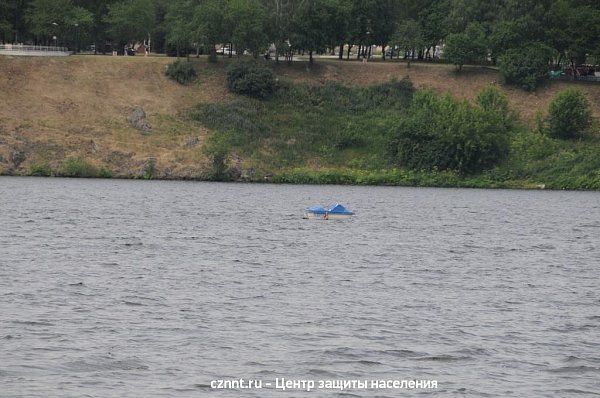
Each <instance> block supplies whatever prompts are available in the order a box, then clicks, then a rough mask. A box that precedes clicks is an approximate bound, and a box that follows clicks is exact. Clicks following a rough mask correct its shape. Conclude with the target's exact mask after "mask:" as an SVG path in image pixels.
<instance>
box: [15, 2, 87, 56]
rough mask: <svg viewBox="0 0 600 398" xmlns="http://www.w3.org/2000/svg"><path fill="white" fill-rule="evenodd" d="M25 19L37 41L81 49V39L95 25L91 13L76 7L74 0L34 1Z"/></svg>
mask: <svg viewBox="0 0 600 398" xmlns="http://www.w3.org/2000/svg"><path fill="white" fill-rule="evenodd" d="M25 19H26V21H27V23H28V26H29V29H30V32H31V33H32V34H33V35H34V36H35V37H36V38H37V41H42V42H46V43H48V42H50V40H51V38H52V37H54V36H56V38H57V40H56V42H57V43H61V44H63V45H65V46H70V47H72V48H74V49H78V48H79V45H78V44H79V37H80V36H81V35H82V34H86V33H88V31H89V30H90V29H91V28H92V26H93V23H94V18H93V15H92V13H91V12H89V11H88V10H87V9H85V8H83V7H78V6H75V5H74V4H73V2H72V0H34V1H33V2H32V3H31V6H30V8H29V9H28V11H27V14H26V16H25Z"/></svg>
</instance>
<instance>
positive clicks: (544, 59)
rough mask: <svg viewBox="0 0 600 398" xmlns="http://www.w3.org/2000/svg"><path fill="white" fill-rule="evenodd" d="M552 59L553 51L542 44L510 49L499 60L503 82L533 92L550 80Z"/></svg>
mask: <svg viewBox="0 0 600 398" xmlns="http://www.w3.org/2000/svg"><path fill="white" fill-rule="evenodd" d="M551 58H552V49H551V48H549V47H548V46H546V45H545V44H541V43H530V44H528V45H525V46H523V47H521V48H513V49H510V50H508V51H506V52H505V53H504V54H503V55H501V56H500V57H499V59H498V63H499V67H500V77H501V78H502V82H503V83H504V84H512V85H516V86H519V87H521V88H523V89H524V90H527V91H533V90H535V89H536V88H537V87H538V86H539V85H540V84H541V83H542V82H544V81H545V80H547V79H548V73H549V70H550V68H549V61H550V59H551Z"/></svg>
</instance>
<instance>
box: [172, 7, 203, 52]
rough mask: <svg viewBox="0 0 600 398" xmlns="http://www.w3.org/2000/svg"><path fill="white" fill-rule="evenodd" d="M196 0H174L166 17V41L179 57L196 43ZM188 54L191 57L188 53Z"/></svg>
mask: <svg viewBox="0 0 600 398" xmlns="http://www.w3.org/2000/svg"><path fill="white" fill-rule="evenodd" d="M195 7H196V1H195V0H173V1H171V2H170V3H169V4H168V6H167V13H166V15H165V27H166V41H167V44H170V45H172V46H174V47H175V52H176V55H177V57H179V56H180V55H181V51H182V49H186V48H188V47H190V45H191V43H192V42H194V13H193V12H190V10H194V8H195ZM186 54H188V55H189V53H188V52H186Z"/></svg>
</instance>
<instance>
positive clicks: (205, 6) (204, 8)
mask: <svg viewBox="0 0 600 398" xmlns="http://www.w3.org/2000/svg"><path fill="white" fill-rule="evenodd" d="M224 6H225V3H224V1H223V0H204V1H203V2H202V3H201V4H200V6H198V7H196V9H195V12H194V19H193V25H194V26H195V28H196V29H195V30H194V35H195V37H196V38H197V40H198V42H199V43H202V44H203V45H204V46H205V47H207V48H208V52H209V60H211V61H213V62H214V61H216V59H217V58H216V57H217V54H216V49H215V47H216V45H217V44H218V43H220V42H223V38H224V37H225V34H224V25H225V12H224V10H225V7H224Z"/></svg>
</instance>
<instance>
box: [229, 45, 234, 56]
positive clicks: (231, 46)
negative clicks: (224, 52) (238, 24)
mask: <svg viewBox="0 0 600 398" xmlns="http://www.w3.org/2000/svg"><path fill="white" fill-rule="evenodd" d="M231 57H233V43H229V58H231Z"/></svg>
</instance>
